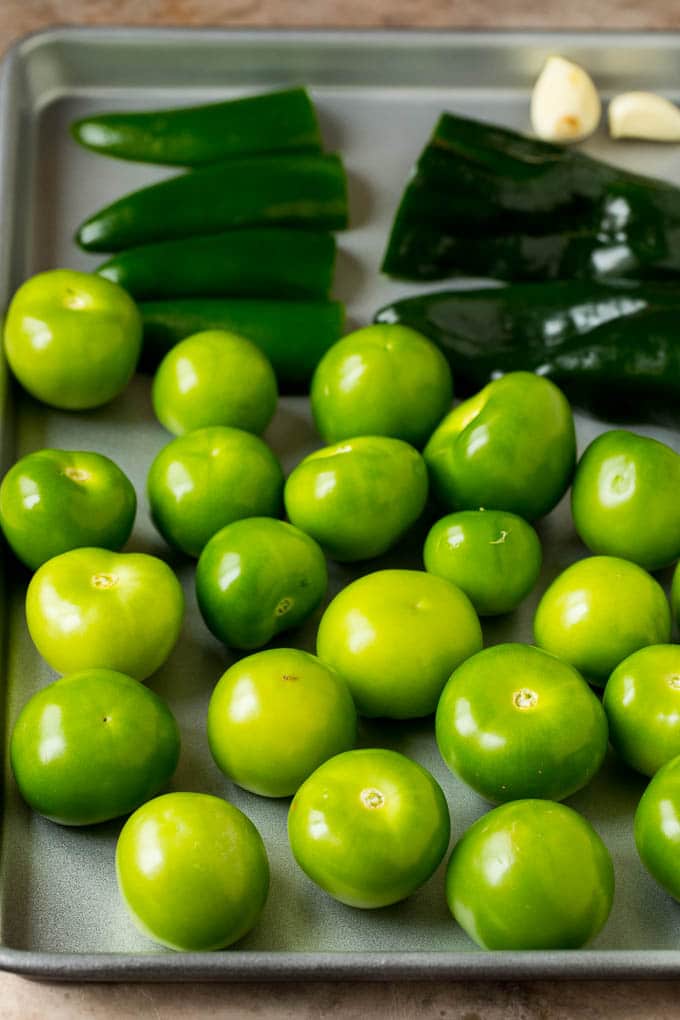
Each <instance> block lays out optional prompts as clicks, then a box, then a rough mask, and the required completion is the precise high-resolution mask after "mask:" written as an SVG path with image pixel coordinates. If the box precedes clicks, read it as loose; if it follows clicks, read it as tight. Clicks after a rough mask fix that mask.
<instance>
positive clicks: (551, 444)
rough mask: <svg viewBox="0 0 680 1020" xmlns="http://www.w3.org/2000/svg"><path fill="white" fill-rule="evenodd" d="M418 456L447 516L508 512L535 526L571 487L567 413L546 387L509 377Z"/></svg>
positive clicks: (560, 397)
mask: <svg viewBox="0 0 680 1020" xmlns="http://www.w3.org/2000/svg"><path fill="white" fill-rule="evenodd" d="M423 456H424V457H425V461H426V463H427V466H428V470H429V472H430V478H431V481H432V487H433V490H434V493H435V495H436V496H437V498H438V499H439V501H440V502H441V503H442V505H443V506H444V507H446V508H447V509H449V510H479V509H480V508H484V509H485V510H508V511H510V512H511V513H515V514H518V515H519V516H520V517H524V518H525V519H526V520H528V521H533V520H535V519H536V518H538V517H542V516H543V515H544V514H547V513H548V512H549V511H550V510H552V508H553V507H554V506H556V504H557V503H558V502H559V500H560V499H561V498H562V496H563V495H564V493H565V492H566V490H567V486H568V485H569V482H570V481H571V476H572V473H573V470H574V464H575V461H576V438H575V433H574V420H573V417H572V413H571V408H570V407H569V404H568V403H567V399H566V397H565V396H564V394H563V393H562V392H561V390H559V389H558V388H557V386H555V384H554V383H552V382H550V380H549V379H543V378H542V377H540V376H538V375H534V374H533V373H532V372H509V373H508V375H504V376H503V377H502V378H500V379H496V380H495V381H494V382H491V383H489V384H488V386H485V387H484V389H483V390H481V391H480V392H479V393H477V394H476V395H475V396H474V397H470V398H469V400H464V401H463V403H462V404H459V405H458V407H456V408H455V410H453V411H451V413H450V414H449V415H448V416H447V417H446V418H445V419H444V421H443V422H442V423H441V425H439V427H438V428H437V429H436V430H435V432H434V433H433V435H432V436H431V437H430V441H429V442H428V444H427V446H426V447H425V451H424V453H423Z"/></svg>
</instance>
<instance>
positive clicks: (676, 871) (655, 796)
mask: <svg viewBox="0 0 680 1020" xmlns="http://www.w3.org/2000/svg"><path fill="white" fill-rule="evenodd" d="M635 844H636V846H637V849H638V853H639V854H640V858H641V860H642V863H643V864H644V866H645V867H646V868H647V871H648V872H649V873H650V875H651V876H652V878H654V879H655V880H656V881H657V882H658V883H659V885H661V886H663V888H664V889H665V890H666V892H668V893H670V895H671V896H672V897H673V899H676V900H680V756H678V757H676V758H672V759H671V760H670V761H669V762H668V763H667V764H666V765H664V766H663V768H661V769H659V771H658V772H657V773H656V775H655V776H654V777H653V778H652V781H651V782H650V784H649V786H648V787H647V789H646V790H645V792H644V793H643V794H642V797H641V798H640V803H639V804H638V807H637V811H636V812H635Z"/></svg>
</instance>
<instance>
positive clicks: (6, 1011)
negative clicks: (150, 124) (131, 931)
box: [0, 0, 680, 1020]
mask: <svg viewBox="0 0 680 1020" xmlns="http://www.w3.org/2000/svg"><path fill="white" fill-rule="evenodd" d="M67 24H68V25H83V24H92V25H95V24H96V25H153V26H157V25H193V26H222V27H236V26H249V27H256V26H261V27H280V26H287V27H302V26H307V27H331V26H333V27H355V28H359V27H398V26H399V27H400V26H406V27H414V28H416V27H417V28H552V29H555V28H562V29H566V28H583V29H616V28H629V29H672V28H675V29H680V2H679V0H643V2H640V0H569V2H568V3H564V2H563V0H542V2H541V3H538V2H537V0H483V2H480V0H221V2H220V0H167V2H164V0H0V52H2V51H4V50H5V49H6V48H7V47H8V46H9V45H10V43H11V42H12V41H13V40H14V39H16V38H18V37H20V36H22V35H24V34H25V33H27V32H34V31H36V30H38V29H40V28H45V27H48V26H53V25H67ZM679 945H680V929H679ZM137 1016H144V1017H150V1018H161V1017H162V1018H163V1020H165V1018H184V1017H186V1018H189V1017H191V1018H192V1020H201V1018H204V1017H205V1018H207V1017H211V1018H217V1017H223V1018H248V1017H260V1018H262V1017H266V1018H277V1020H284V1018H286V1020H306V1018H325V1017H343V1018H347V1020H354V1018H364V1017H366V1016H369V1017H371V1018H376V1020H380V1018H390V1020H412V1018H416V1017H417V1018H418V1020H435V1018H437V1020H482V1018H483V1020H539V1018H541V1020H573V1018H576V1017H587V1018H588V1020H597V1018H609V1017H616V1018H617V1020H640V1018H644V1020H667V1018H671V1017H680V982H677V983H676V982H656V983H652V982H622V981H617V982H590V983H589V982H565V983H555V982H527V983H522V984H520V983H500V982H493V983H475V982H469V983H443V982H437V983H427V982H425V983H417V982H400V983H391V984H336V983H329V982H323V983H322V982H319V983H308V984H305V985H302V984H284V985H269V986H263V985H257V986H253V985H244V984H240V985H150V984H134V985H132V984H131V985H108V986H107V985H58V984H46V983H45V984H43V983H36V982H31V981H27V980H25V979H23V978H18V977H16V976H14V975H10V974H0V1018H1V1020H14V1018H16V1020H19V1018H21V1020H32V1018H40V1020H42V1018H43V1017H50V1020H66V1018H68V1020H71V1018H81V1017H82V1018H88V1020H90V1018H91V1020H99V1018H109V1017H115V1018H120V1020H127V1018H128V1017H137Z"/></svg>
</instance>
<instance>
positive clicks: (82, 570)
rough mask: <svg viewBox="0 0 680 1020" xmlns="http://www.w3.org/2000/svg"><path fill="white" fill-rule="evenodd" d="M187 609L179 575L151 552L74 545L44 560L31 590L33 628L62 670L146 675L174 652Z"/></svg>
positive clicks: (46, 654) (29, 617)
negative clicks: (73, 547)
mask: <svg viewBox="0 0 680 1020" xmlns="http://www.w3.org/2000/svg"><path fill="white" fill-rule="evenodd" d="M183 612H184V595H183V592H182V588H181V586H180V583H179V581H178V580H177V578H176V577H175V575H174V573H173V572H172V570H171V569H170V567H169V566H168V565H167V563H164V562H163V561H162V560H159V559H157V558H156V557H155V556H147V555H146V554H145V553H113V552H109V551H108V550H106V549H87V548H86V549H72V550H71V551H70V552H65V553H62V554H61V555H60V556H55V557H54V558H53V559H51V560H48V561H47V563H44V564H43V565H42V567H40V568H39V570H37V571H36V573H35V574H34V575H33V577H32V578H31V583H30V584H29V586H28V591H27V593H26V622H27V624H28V630H29V633H30V635H31V637H32V638H33V641H34V643H35V646H36V648H37V649H38V651H39V652H40V654H41V655H42V657H43V658H44V659H45V660H46V662H48V663H49V665H50V666H51V667H52V669H55V670H56V671H57V672H58V673H75V672H77V671H79V670H82V669H113V670H116V671H118V672H119V673H126V674H128V675H129V676H132V677H135V678H136V679H137V680H144V679H145V678H146V677H148V676H150V675H151V674H152V673H155V671H156V670H157V669H158V668H159V667H160V666H162V664H163V663H164V662H165V660H166V659H167V657H168V655H169V654H170V652H171V651H172V649H173V647H174V645H175V642H176V641H177V638H178V637H179V632H180V628H181V626H182V615H183Z"/></svg>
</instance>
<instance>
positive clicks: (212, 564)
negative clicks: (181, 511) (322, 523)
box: [196, 517, 328, 650]
mask: <svg viewBox="0 0 680 1020" xmlns="http://www.w3.org/2000/svg"><path fill="white" fill-rule="evenodd" d="M327 583H328V570H327V567H326V559H325V557H324V554H323V553H322V552H321V549H320V548H319V546H318V545H317V544H316V542H315V541H314V539H313V538H310V537H309V535H305V533H304V532H303V531H300V530H299V529H298V528H294V527H293V525H292V524H287V523H286V522H285V521H277V520H274V519H273V518H272V517H247V518H245V519H244V520H241V521H234V522H233V524H228V525H227V526H226V528H222V529H221V531H218V532H217V534H216V535H213V537H212V538H211V539H210V541H209V542H208V543H207V545H206V546H205V548H204V549H203V552H202V553H201V556H200V559H199V561H198V566H197V568H196V596H197V598H198V605H199V609H200V610H201V614H202V616H203V619H204V620H205V622H206V624H207V626H208V628H209V629H210V630H211V631H212V633H213V634H214V635H215V637H217V638H219V639H220V641H223V642H224V643H225V644H226V645H229V647H231V648H244V649H248V650H250V649H253V648H261V647H262V645H265V644H266V643H267V642H268V641H270V640H271V639H272V638H273V637H274V636H275V635H276V634H280V633H281V631H284V630H289V629H290V628H291V627H297V626H299V625H300V624H302V623H304V621H305V620H306V619H307V618H308V617H309V616H310V615H311V614H312V613H313V612H314V610H315V609H317V608H318V607H319V605H320V604H321V601H322V600H323V597H324V595H325V594H326V586H327Z"/></svg>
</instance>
